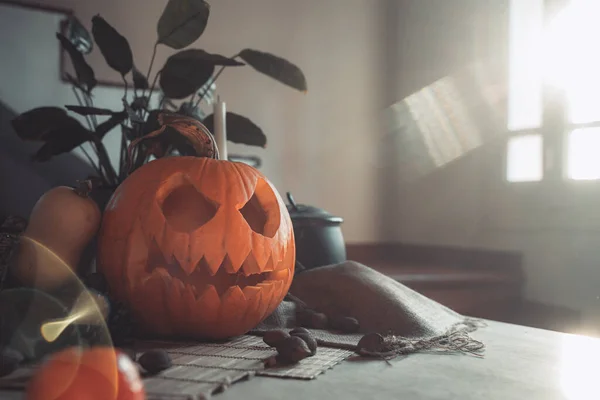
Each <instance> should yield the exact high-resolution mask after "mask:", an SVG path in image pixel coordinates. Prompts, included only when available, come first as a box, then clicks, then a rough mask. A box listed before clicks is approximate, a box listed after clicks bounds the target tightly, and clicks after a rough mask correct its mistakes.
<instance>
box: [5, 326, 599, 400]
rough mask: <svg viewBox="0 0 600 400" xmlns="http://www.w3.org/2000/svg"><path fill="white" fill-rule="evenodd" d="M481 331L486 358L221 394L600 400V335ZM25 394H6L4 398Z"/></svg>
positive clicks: (444, 358)
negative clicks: (594, 337) (594, 336)
mask: <svg viewBox="0 0 600 400" xmlns="http://www.w3.org/2000/svg"><path fill="white" fill-rule="evenodd" d="M473 336H474V337H475V338H476V339H479V340H481V341H483V342H484V343H485V344H486V346H487V350H486V354H485V357H484V358H482V359H479V358H475V357H471V356H465V355H440V354H415V355H411V356H408V357H406V358H399V359H396V360H393V361H392V365H391V366H390V365H387V364H386V363H385V362H382V361H371V360H369V361H346V362H344V363H342V364H340V365H338V366H336V367H335V368H334V369H333V370H330V371H328V372H326V373H325V374H324V375H321V376H319V377H318V378H317V379H315V380H313V381H299V380H287V379H276V378H266V377H255V378H253V379H251V380H249V381H248V382H241V383H238V384H235V385H233V386H232V387H230V388H229V389H227V390H226V391H225V392H224V393H222V394H219V395H216V396H215V399H216V400H229V399H246V400H249V399H250V400H251V399H257V400H258V399H261V400H270V399H273V400H278V399H281V398H286V399H328V400H331V399H345V400H352V399H357V400H358V399H369V398H376V399H378V400H381V399H394V400H397V399H407V400H409V399H417V400H448V399H460V400H482V399H486V400H523V399H527V400H559V399H560V400H588V399H589V400H592V399H593V400H598V399H600V378H599V376H600V375H599V373H600V339H593V338H588V337H584V336H575V335H569V334H563V333H557V332H551V331H546V330H541V329H536V328H526V327H523V326H519V325H511V324H506V323H499V322H489V326H488V327H486V328H482V329H480V330H479V331H477V332H475V333H474V334H473ZM22 398H23V396H22V394H20V393H14V392H13V393H10V392H0V399H3V400H18V399H22Z"/></svg>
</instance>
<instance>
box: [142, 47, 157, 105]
mask: <svg viewBox="0 0 600 400" xmlns="http://www.w3.org/2000/svg"><path fill="white" fill-rule="evenodd" d="M157 49H158V41H157V42H156V43H154V48H153V49H152V57H150V65H149V66H148V73H147V74H146V80H147V81H148V82H150V73H151V72H152V67H153V66H154V59H155V58H156V50H157ZM152 86H154V85H152ZM145 95H146V89H144V90H143V91H142V96H145ZM151 95H152V89H150V94H149V96H151Z"/></svg>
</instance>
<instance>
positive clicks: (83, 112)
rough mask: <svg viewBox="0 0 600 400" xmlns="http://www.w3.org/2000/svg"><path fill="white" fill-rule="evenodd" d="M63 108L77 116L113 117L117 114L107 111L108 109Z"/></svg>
mask: <svg viewBox="0 0 600 400" xmlns="http://www.w3.org/2000/svg"><path fill="white" fill-rule="evenodd" d="M65 108H66V109H67V110H69V111H73V112H74V113H77V114H79V115H113V114H116V113H117V111H113V110H109V109H108V108H97V107H84V106H65Z"/></svg>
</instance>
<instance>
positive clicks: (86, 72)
mask: <svg viewBox="0 0 600 400" xmlns="http://www.w3.org/2000/svg"><path fill="white" fill-rule="evenodd" d="M56 37H57V38H58V40H59V41H60V44H61V45H62V47H63V48H64V49H65V50H66V52H67V53H68V54H69V58H70V59H71V63H72V64H73V68H74V69H75V75H77V82H78V83H79V84H80V85H81V86H82V87H84V88H85V89H86V90H87V91H88V92H89V91H91V90H92V89H93V88H94V87H95V86H96V84H97V83H98V82H97V81H96V76H95V74H94V70H93V69H92V67H90V65H89V64H88V63H87V62H86V61H85V58H83V54H81V53H80V52H79V50H77V48H76V47H75V46H74V45H73V43H71V42H70V41H69V39H67V38H66V37H65V36H64V35H63V34H61V33H57V34H56Z"/></svg>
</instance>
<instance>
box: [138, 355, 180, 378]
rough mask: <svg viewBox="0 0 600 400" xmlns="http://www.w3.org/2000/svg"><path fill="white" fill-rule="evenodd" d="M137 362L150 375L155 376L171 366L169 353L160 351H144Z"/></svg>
mask: <svg viewBox="0 0 600 400" xmlns="http://www.w3.org/2000/svg"><path fill="white" fill-rule="evenodd" d="M138 362H139V363H140V365H141V366H142V368H144V369H145V370H146V371H148V372H149V373H151V374H157V373H159V372H161V371H164V370H165V369H168V368H171V366H172V365H173V363H172V361H171V356H170V355H169V353H167V352H166V351H165V350H160V349H158V350H148V351H146V352H145V353H144V354H142V355H141V356H140V358H139V359H138Z"/></svg>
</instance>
